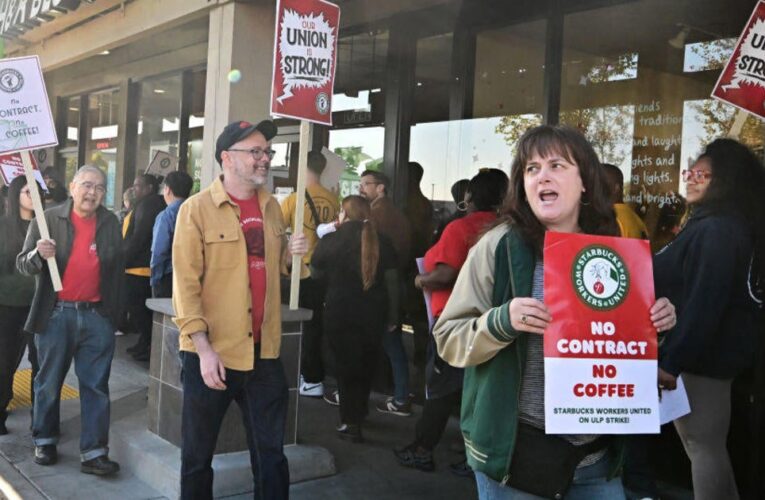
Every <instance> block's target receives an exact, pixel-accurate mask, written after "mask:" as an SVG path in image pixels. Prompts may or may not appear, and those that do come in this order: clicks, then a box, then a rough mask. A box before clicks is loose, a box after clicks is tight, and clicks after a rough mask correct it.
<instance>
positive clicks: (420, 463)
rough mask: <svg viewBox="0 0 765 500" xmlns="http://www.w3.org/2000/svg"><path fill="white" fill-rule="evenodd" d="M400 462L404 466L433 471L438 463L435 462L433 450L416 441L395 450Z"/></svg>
mask: <svg viewBox="0 0 765 500" xmlns="http://www.w3.org/2000/svg"><path fill="white" fill-rule="evenodd" d="M393 454H394V455H396V459H397V460H398V463H399V464H400V465H402V466H404V467H411V468H412V469H417V470H421V471H425V472H433V471H434V470H435V469H436V464H435V462H433V452H432V451H428V450H426V449H425V448H423V447H422V446H418V445H417V444H416V443H412V444H410V445H409V446H407V447H406V448H402V449H400V450H393Z"/></svg>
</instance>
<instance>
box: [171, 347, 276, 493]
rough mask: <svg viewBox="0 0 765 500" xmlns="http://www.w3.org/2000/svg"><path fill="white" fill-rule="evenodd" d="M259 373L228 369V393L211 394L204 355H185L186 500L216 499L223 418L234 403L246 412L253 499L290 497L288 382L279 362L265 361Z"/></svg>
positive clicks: (258, 361)
mask: <svg viewBox="0 0 765 500" xmlns="http://www.w3.org/2000/svg"><path fill="white" fill-rule="evenodd" d="M255 354H256V359H255V368H254V369H253V370H249V371H238V370H229V369H226V382H225V383H226V389H225V390H223V391H218V390H215V389H210V388H209V387H207V386H206V385H205V383H204V380H203V379H202V374H201V372H200V369H199V356H197V355H196V354H195V353H191V352H181V359H182V364H183V374H182V380H183V417H182V423H181V439H182V445H181V499H184V500H185V499H212V498H213V468H212V459H213V454H214V452H215V443H216V441H217V440H218V432H219V431H220V426H221V423H222V422H223V417H224V416H225V415H226V410H228V407H229V405H230V404H231V401H232V400H233V401H236V403H237V404H238V405H239V409H240V410H241V411H242V420H243V421H244V427H245V429H246V431H247V444H248V446H249V448H250V465H251V467H252V480H253V498H255V499H257V500H266V499H267V500H281V499H286V498H288V496H289V486H290V477H289V476H290V473H289V468H288V465H287V457H286V456H285V455H284V450H283V444H284V433H285V426H286V422H287V405H288V392H287V378H286V377H285V375H284V368H282V362H281V360H279V359H261V358H260V357H259V356H258V352H257V350H256V353H255Z"/></svg>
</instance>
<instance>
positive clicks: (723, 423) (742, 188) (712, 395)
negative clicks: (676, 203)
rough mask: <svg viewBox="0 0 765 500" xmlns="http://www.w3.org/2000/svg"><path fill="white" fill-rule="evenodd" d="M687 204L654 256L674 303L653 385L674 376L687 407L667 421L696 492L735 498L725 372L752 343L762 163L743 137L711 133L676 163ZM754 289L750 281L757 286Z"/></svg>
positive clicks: (761, 236) (763, 219)
mask: <svg viewBox="0 0 765 500" xmlns="http://www.w3.org/2000/svg"><path fill="white" fill-rule="evenodd" d="M683 180H684V181H685V182H686V183H687V188H688V189H687V200H688V204H689V206H690V209H691V212H690V217H689V219H688V221H687V222H686V224H685V226H684V227H683V228H682V229H681V231H680V232H679V234H678V235H677V238H675V240H674V241H672V243H670V244H669V245H667V246H666V247H664V248H663V249H662V250H660V251H659V252H658V253H657V254H656V257H655V259H654V276H655V280H656V285H657V288H658V289H659V290H660V291H662V293H666V294H667V296H669V297H670V299H671V300H672V302H673V303H675V304H677V308H678V311H679V319H678V323H677V326H676V327H675V328H674V329H673V330H672V331H671V332H670V333H669V334H668V335H667V336H666V340H665V341H664V343H663V344H662V346H661V348H660V350H659V367H660V372H659V375H660V380H659V381H660V384H661V385H663V386H664V387H666V388H668V389H672V388H674V387H675V384H676V382H677V377H678V376H680V375H682V379H683V382H684V385H685V388H686V391H687V393H688V400H689V402H690V405H691V413H690V414H688V415H686V416H684V417H682V418H680V419H678V420H676V421H675V427H676V428H677V432H678V434H679V435H680V439H681V440H682V442H683V445H684V446H685V451H686V453H687V454H688V457H689V458H690V459H691V466H692V474H693V490H694V491H693V492H694V496H695V497H696V498H697V499H701V500H704V499H717V498H729V499H735V498H738V491H737V489H736V483H735V479H734V477H733V469H732V467H731V463H730V458H729V457H728V450H727V446H726V442H727V437H728V427H729V425H730V415H731V403H730V395H731V384H732V381H733V378H734V377H735V376H736V375H738V374H739V373H741V372H742V371H743V370H744V369H745V368H747V367H748V366H749V365H750V364H751V362H752V361H753V355H754V354H755V352H756V345H757V344H756V335H757V330H758V328H759V326H758V324H757V314H758V313H757V310H758V308H761V307H762V295H761V291H762V289H761V287H762V285H763V283H765V281H764V280H763V278H764V276H763V271H764V270H765V269H764V266H763V257H765V202H764V201H763V199H764V198H765V169H763V166H762V163H760V161H759V160H758V159H757V157H756V156H755V155H754V153H752V152H751V151H750V150H749V149H748V148H747V147H746V146H744V145H742V144H740V143H738V142H736V141H734V140H732V139H717V140H715V141H714V142H712V143H711V144H709V145H708V146H707V147H706V150H705V151H704V152H703V153H702V155H701V156H700V157H699V158H698V160H696V162H695V163H694V164H693V166H692V167H691V168H690V169H689V170H686V171H684V172H683ZM758 289H759V290H758Z"/></svg>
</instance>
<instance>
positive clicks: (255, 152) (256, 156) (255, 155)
mask: <svg viewBox="0 0 765 500" xmlns="http://www.w3.org/2000/svg"><path fill="white" fill-rule="evenodd" d="M226 151H238V152H240V153H250V154H251V155H252V159H253V160H255V161H257V160H260V159H261V158H263V155H268V159H269V160H273V159H274V156H276V151H274V150H273V149H260V148H252V149H227V150H226Z"/></svg>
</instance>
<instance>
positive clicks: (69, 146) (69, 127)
mask: <svg viewBox="0 0 765 500" xmlns="http://www.w3.org/2000/svg"><path fill="white" fill-rule="evenodd" d="M60 102H61V103H62V105H63V107H64V113H66V135H65V137H64V138H63V140H62V141H61V145H60V146H59V148H58V154H59V155H60V157H61V159H62V161H63V164H64V170H65V175H66V179H65V181H66V182H65V185H67V186H68V185H69V183H70V182H71V180H72V179H73V178H74V173H75V172H76V171H77V167H78V166H79V165H77V161H78V160H77V152H78V145H79V143H80V140H79V139H80V137H79V134H80V98H79V96H78V97H69V98H66V99H62V100H61V101H60Z"/></svg>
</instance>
